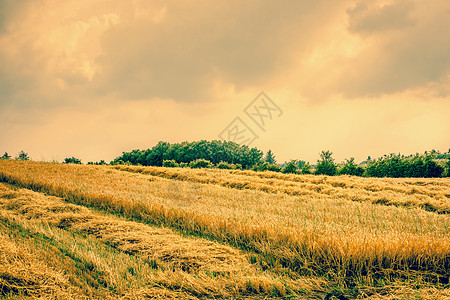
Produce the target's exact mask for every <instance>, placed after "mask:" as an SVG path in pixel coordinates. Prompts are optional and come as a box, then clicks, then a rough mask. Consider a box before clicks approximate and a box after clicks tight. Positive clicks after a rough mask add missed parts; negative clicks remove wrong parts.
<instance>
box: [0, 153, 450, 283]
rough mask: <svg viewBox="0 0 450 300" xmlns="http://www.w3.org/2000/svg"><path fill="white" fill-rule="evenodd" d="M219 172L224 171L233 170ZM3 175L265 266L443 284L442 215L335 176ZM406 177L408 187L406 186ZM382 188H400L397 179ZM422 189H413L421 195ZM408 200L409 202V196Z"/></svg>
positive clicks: (49, 168) (0, 175)
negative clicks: (383, 200) (363, 194)
mask: <svg viewBox="0 0 450 300" xmlns="http://www.w3.org/2000/svg"><path fill="white" fill-rule="evenodd" d="M217 172H220V171H217ZM224 172H227V173H224V174H225V175H223V177H226V176H228V175H226V174H230V173H228V171H224ZM230 177H231V175H230ZM253 177H257V176H253ZM295 178H296V179H297V178H303V177H295ZM304 178H305V181H311V180H312V179H311V177H304ZM0 179H1V180H2V181H5V182H10V183H13V184H16V185H20V186H23V187H27V188H31V189H34V190H37V191H42V192H46V193H49V194H52V195H56V196H59V197H63V198H65V199H67V200H68V201H71V202H74V203H78V204H83V205H88V206H95V207H98V208H101V209H104V210H107V211H111V212H115V213H118V214H122V215H124V216H127V217H130V218H133V219H135V220H140V221H144V222H148V223H152V224H163V225H166V226H169V227H172V228H176V229H177V230H180V231H182V232H185V233H188V234H195V235H201V236H205V237H208V238H211V239H215V240H217V241H221V242H226V243H228V244H230V245H234V246H238V247H240V248H242V249H246V250H248V251H250V252H251V253H254V256H253V258H252V260H254V261H255V262H259V264H260V265H261V266H262V267H263V268H270V269H276V270H278V271H279V272H281V271H282V270H285V271H286V272H297V273H299V274H302V275H311V276H322V277H328V278H334V279H335V280H342V281H343V282H346V283H347V284H350V283H351V282H363V283H366V284H372V285H373V284H375V285H376V284H379V283H380V282H391V281H393V280H395V279H398V278H403V279H405V278H406V279H407V278H416V279H417V278H422V280H425V281H428V282H434V283H435V284H437V285H438V286H439V285H446V284H448V280H449V276H450V274H449V273H450V271H449V270H450V218H449V216H448V215H447V214H445V213H444V214H437V213H432V212H427V211H424V210H423V209H419V208H404V207H396V206H385V205H378V204H374V203H373V201H361V202H360V201H354V200H353V199H351V197H348V196H346V194H345V193H343V194H342V193H338V192H336V191H335V190H334V189H333V185H332V184H331V185H330V186H328V185H325V186H324V187H320V186H319V185H320V183H316V185H317V186H318V188H319V187H320V192H314V193H311V192H308V193H306V194H301V195H300V196H291V195H287V194H286V193H284V192H283V191H281V192H280V193H267V192H262V191H259V190H257V189H248V190H237V189H230V188H226V187H222V186H218V185H212V184H202V183H196V182H191V181H184V182H180V181H174V180H168V179H164V178H160V177H155V176H152V175H142V174H137V173H134V174H133V173H128V172H120V171H117V170H113V169H111V168H107V167H99V166H78V165H58V164H49V163H37V162H16V161H4V162H1V163H0ZM322 179H323V180H324V181H325V180H328V179H325V178H322ZM230 180H235V179H234V178H230ZM241 180H242V181H244V182H245V179H241ZM249 180H250V179H249ZM269 180H272V179H269ZM315 180H320V178H318V179H315ZM336 180H337V181H332V183H333V182H337V183H339V182H341V183H340V184H345V185H349V186H357V183H358V182H357V180H356V179H354V178H353V177H339V178H338V179H336ZM291 181H292V183H293V184H295V181H293V180H286V181H285V183H284V184H285V185H288V184H290V182H291ZM410 181H411V180H410ZM410 181H409V182H410ZM370 182H371V183H370V184H369V183H368V181H364V183H363V184H365V185H368V186H369V187H366V189H369V188H370V187H373V189H376V188H378V186H380V191H381V192H383V188H382V186H383V185H387V184H388V183H389V182H386V181H384V180H382V179H372V180H371V181H370ZM409 182H407V185H409V186H410V187H411V188H413V187H412V186H413V184H410V183H409ZM424 182H426V183H428V181H424ZM433 182H435V183H436V185H438V186H439V191H437V192H439V193H446V192H442V190H444V191H447V190H448V185H449V181H448V180H447V179H439V180H437V179H434V181H431V182H430V183H433ZM300 183H301V182H300ZM308 184H310V185H312V186H314V183H308ZM271 186H273V187H274V188H276V186H277V185H276V184H275V183H274V184H272V185H271ZM335 188H336V189H339V185H336V187H335ZM404 188H405V189H407V187H404ZM328 189H330V191H329V192H327V191H328ZM341 189H342V188H341ZM395 189H399V191H395ZM417 189H420V187H419V186H417ZM309 190H311V189H309ZM350 190H351V189H350ZM428 190H432V189H431V188H430V189H428ZM388 192H389V193H394V194H397V195H398V197H403V195H404V193H403V190H401V189H400V188H399V187H398V185H396V184H393V185H392V186H391V189H390V190H389V191H388ZM434 192H436V191H434ZM420 195H421V194H418V195H417V196H416V197H417V198H418V200H417V201H418V202H420V201H421V198H420ZM444 197H446V196H444ZM347 198H350V199H347ZM409 199H410V201H414V199H415V198H414V194H411V195H409ZM444 200H445V199H443V198H439V199H438V202H440V203H441V204H442V207H445V206H446V205H448V203H446V202H445V201H444Z"/></svg>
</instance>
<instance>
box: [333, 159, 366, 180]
mask: <svg viewBox="0 0 450 300" xmlns="http://www.w3.org/2000/svg"><path fill="white" fill-rule="evenodd" d="M363 173H364V169H363V168H362V167H360V166H358V165H357V164H356V163H355V158H354V157H352V158H350V159H346V161H345V163H344V165H343V166H342V167H341V169H340V170H339V175H353V176H362V175H363Z"/></svg>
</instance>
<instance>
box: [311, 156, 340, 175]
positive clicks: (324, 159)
mask: <svg viewBox="0 0 450 300" xmlns="http://www.w3.org/2000/svg"><path fill="white" fill-rule="evenodd" d="M332 155H333V152H331V151H328V150H327V151H322V153H320V159H319V160H318V161H317V166H316V171H315V172H314V174H317V175H329V176H334V175H336V173H337V166H336V163H335V162H334V159H333V157H332Z"/></svg>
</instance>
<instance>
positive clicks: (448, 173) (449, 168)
mask: <svg viewBox="0 0 450 300" xmlns="http://www.w3.org/2000/svg"><path fill="white" fill-rule="evenodd" d="M445 169H446V170H447V171H446V176H447V177H450V155H449V156H448V158H447V160H446V161H445Z"/></svg>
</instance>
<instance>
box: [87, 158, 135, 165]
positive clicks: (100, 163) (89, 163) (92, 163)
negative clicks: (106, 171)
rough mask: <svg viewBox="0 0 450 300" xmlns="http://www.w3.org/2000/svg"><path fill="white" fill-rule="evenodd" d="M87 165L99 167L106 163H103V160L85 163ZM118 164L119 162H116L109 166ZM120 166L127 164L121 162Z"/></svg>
mask: <svg viewBox="0 0 450 300" xmlns="http://www.w3.org/2000/svg"><path fill="white" fill-rule="evenodd" d="M87 164H88V165H97V166H99V165H107V163H106V161H104V160H103V159H102V160H101V161H99V162H92V161H89V162H88V163H87ZM118 164H119V162H117V161H112V162H111V163H110V165H118ZM122 164H125V165H126V164H127V163H123V162H122Z"/></svg>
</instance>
